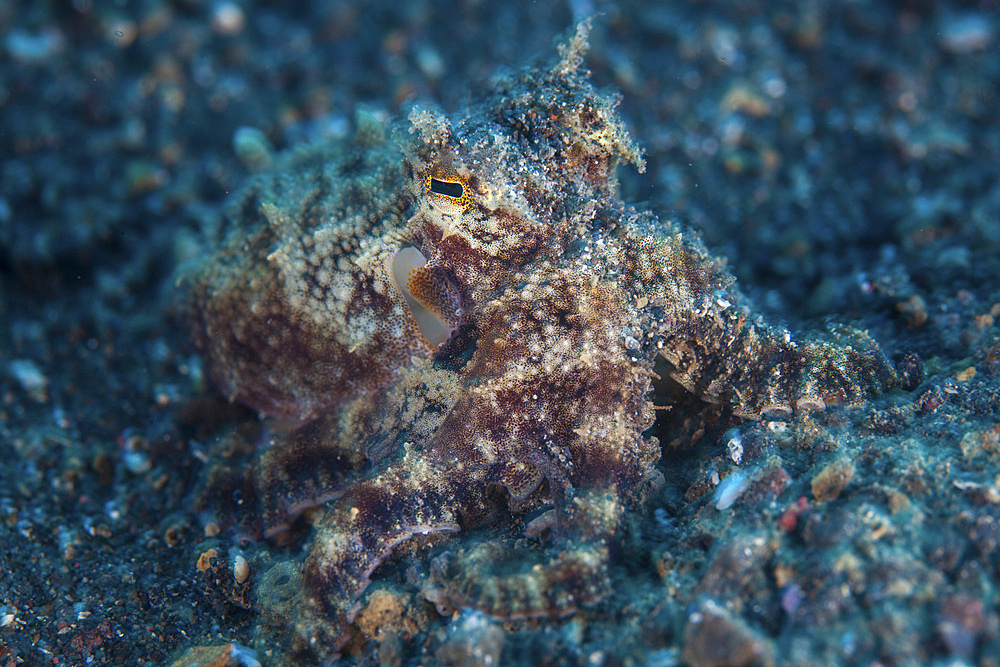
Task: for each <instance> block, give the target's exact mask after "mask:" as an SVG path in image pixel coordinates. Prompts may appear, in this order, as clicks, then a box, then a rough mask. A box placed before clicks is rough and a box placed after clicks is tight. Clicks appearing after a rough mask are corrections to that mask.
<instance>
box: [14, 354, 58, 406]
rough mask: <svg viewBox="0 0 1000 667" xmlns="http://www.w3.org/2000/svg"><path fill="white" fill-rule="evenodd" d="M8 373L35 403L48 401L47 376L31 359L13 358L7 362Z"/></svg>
mask: <svg viewBox="0 0 1000 667" xmlns="http://www.w3.org/2000/svg"><path fill="white" fill-rule="evenodd" d="M7 369H8V371H9V373H10V375H11V376H12V377H13V378H14V379H15V380H17V382H18V384H20V385H21V388H22V389H24V390H25V391H26V392H28V396H30V397H31V400H33V401H35V402H36V403H48V401H49V378H48V377H47V376H46V375H45V373H43V372H42V369H40V368H39V367H38V365H37V364H36V363H35V362H34V361H32V360H31V359H14V360H13V361H11V362H10V363H9V364H7Z"/></svg>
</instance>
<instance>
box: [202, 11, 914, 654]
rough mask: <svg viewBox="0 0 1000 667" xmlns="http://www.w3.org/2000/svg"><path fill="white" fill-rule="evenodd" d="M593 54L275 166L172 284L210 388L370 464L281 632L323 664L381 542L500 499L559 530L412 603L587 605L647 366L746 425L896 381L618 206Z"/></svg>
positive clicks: (452, 565)
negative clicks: (791, 321) (194, 267)
mask: <svg viewBox="0 0 1000 667" xmlns="http://www.w3.org/2000/svg"><path fill="white" fill-rule="evenodd" d="M585 44H586V26H585V25H584V26H581V28H580V29H579V30H578V32H577V35H576V37H575V38H574V39H572V40H571V41H570V42H569V43H568V44H567V45H566V46H565V47H564V48H562V49H561V50H560V55H561V58H560V59H559V60H558V61H557V62H556V63H555V64H554V65H553V66H550V67H549V68H541V69H538V68H535V69H531V70H528V71H526V72H523V73H522V74H520V75H519V76H514V77H512V78H509V79H507V80H505V81H503V82H501V83H500V84H499V85H498V88H497V90H496V92H495V94H494V95H493V96H492V97H489V98H487V99H484V100H483V101H482V102H481V103H480V104H478V105H476V106H474V107H472V108H470V109H466V110H463V111H462V112H460V113H458V114H455V115H453V116H449V117H446V116H443V115H440V114H438V113H435V112H433V111H428V110H415V111H414V112H412V113H411V114H410V125H409V127H406V126H404V127H403V129H402V130H398V131H397V133H396V134H394V135H390V136H389V137H378V136H377V134H378V133H377V132H373V131H371V130H367V131H364V132H361V138H360V139H356V140H355V141H354V142H353V143H352V144H347V145H339V144H338V145H329V144H327V145H319V146H313V147H308V148H305V149H302V150H300V151H297V152H296V153H294V154H293V155H291V156H288V157H286V158H284V160H283V161H281V162H280V163H279V164H278V166H277V167H276V169H275V171H274V172H272V173H271V174H269V175H265V176H263V177H261V178H260V179H258V181H256V182H255V183H254V184H252V185H251V186H250V187H249V189H248V190H247V191H246V192H245V193H244V195H243V196H242V197H241V198H240V199H239V200H238V202H237V204H236V206H235V207H234V208H233V209H232V211H231V213H230V220H229V222H230V225H231V227H230V229H229V231H228V236H227V238H226V240H225V241H224V242H223V243H222V245H221V246H220V249H219V250H218V251H217V252H216V254H215V255H214V256H212V257H211V258H210V259H208V261H207V262H206V264H205V266H204V267H203V268H201V269H200V270H198V271H196V272H194V273H193V274H192V276H191V277H190V278H189V282H190V285H191V294H192V298H191V303H192V312H193V313H194V316H195V320H196V323H197V324H196V340H197V342H198V345H199V347H200V348H201V350H202V352H203V354H204V356H205V358H206V361H207V363H208V366H209V368H210V370H211V373H212V376H213V377H214V378H215V379H216V381H217V382H219V384H220V385H221V386H222V387H223V389H224V391H226V392H227V393H228V394H229V395H230V396H231V397H232V398H233V399H235V400H239V401H242V402H245V403H247V404H249V405H251V406H253V407H254V408H256V409H258V410H259V411H261V412H263V413H265V414H269V415H275V416H280V417H286V418H288V417H292V418H295V419H297V420H300V421H302V422H310V421H311V422H312V423H311V424H309V425H308V426H306V427H304V430H300V431H297V432H293V433H292V434H290V435H289V436H287V437H286V438H285V439H284V440H283V441H282V442H279V443H278V444H277V445H275V447H277V448H279V451H280V448H285V447H287V448H290V447H295V446H306V445H303V444H302V443H300V442H299V440H302V439H305V440H306V441H308V442H307V444H308V443H313V444H314V443H315V442H316V438H317V437H319V438H320V439H321V440H322V439H325V440H326V442H327V443H328V445H327V449H326V451H328V452H331V453H338V452H339V453H341V454H342V455H343V456H344V460H345V461H350V460H352V457H354V458H356V457H357V455H358V454H357V453H358V452H363V453H364V455H365V456H366V457H367V458H368V461H369V464H368V465H369V468H368V472H366V473H363V474H361V475H359V476H355V477H351V478H349V480H348V477H346V476H344V477H338V480H339V481H338V488H337V489H327V492H328V493H327V495H328V497H334V496H340V497H338V498H337V499H336V500H333V501H330V502H329V503H328V504H327V507H326V512H325V513H324V514H323V515H322V518H321V519H320V520H319V521H318V524H317V525H316V530H315V536H314V540H313V545H312V549H311V552H310V554H309V556H308V558H307V559H306V562H305V564H304V568H303V572H302V574H303V576H302V593H301V595H302V603H301V605H298V606H297V608H296V618H295V619H294V625H295V630H296V632H297V633H298V638H299V641H300V642H301V645H302V646H308V647H309V648H310V650H312V651H315V652H316V653H318V654H320V655H332V654H333V653H335V651H336V650H337V649H339V647H340V646H341V644H342V643H343V641H344V640H345V638H346V637H347V634H346V632H347V626H348V624H349V623H350V621H351V620H352V618H353V615H354V614H355V613H356V611H357V609H356V603H357V600H358V598H359V596H360V595H361V594H362V592H363V591H364V590H365V587H366V586H367V585H368V584H369V581H370V578H371V576H372V574H373V572H374V571H375V569H376V568H377V567H378V565H379V564H380V563H382V562H383V560H384V559H385V558H386V557H387V556H389V555H390V554H391V552H392V551H393V549H394V548H395V547H397V546H398V545H399V544H402V543H404V542H406V541H407V540H409V539H411V538H412V537H414V536H416V535H434V534H447V533H455V532H458V531H461V530H465V529H468V528H470V527H474V526H476V525H480V524H482V523H483V522H486V521H489V520H490V519H491V518H492V517H493V516H495V512H496V511H508V512H518V511H524V510H525V509H528V508H533V509H537V508H539V507H542V506H546V505H550V506H552V507H553V508H554V509H553V514H550V515H549V517H548V518H546V517H545V516H543V517H542V518H541V519H536V524H535V525H536V526H537V525H541V524H544V523H548V524H550V525H554V526H556V527H557V531H556V542H555V544H554V545H553V546H552V548H551V550H550V551H549V554H550V555H549V556H548V557H546V558H543V559H542V560H541V561H538V560H537V559H536V560H532V559H530V558H528V559H527V560H526V561H525V563H524V565H523V567H522V568H521V569H519V570H518V569H516V568H515V571H513V572H508V573H507V574H504V575H491V574H489V572H490V571H491V569H490V568H488V567H485V566H484V565H486V564H491V563H495V561H496V559H498V558H502V557H504V556H503V549H501V548H500V547H498V546H496V545H494V546H490V545H488V544H487V545H482V546H480V547H478V548H476V547H474V548H470V549H463V550H461V551H459V552H457V553H454V554H445V555H444V556H442V557H441V558H439V559H438V560H436V561H435V566H434V568H432V569H433V572H432V577H431V582H430V584H429V585H428V588H427V590H426V594H427V596H428V598H429V599H432V600H433V601H435V602H436V603H437V604H438V605H439V606H440V607H442V608H444V609H447V608H449V607H454V606H466V605H471V606H478V607H480V608H482V609H484V610H486V611H487V612H488V613H491V614H493V615H495V616H497V617H501V618H530V617H539V616H560V615H565V614H567V613H572V612H573V611H574V610H575V609H576V608H577V607H578V606H579V605H580V604H586V603H588V602H590V601H593V600H595V599H598V598H600V597H601V595H603V594H604V593H605V592H606V590H607V580H606V574H605V566H606V560H607V557H608V551H609V550H608V545H609V544H610V543H611V541H612V540H613V539H614V535H615V532H616V530H617V527H618V523H619V518H620V516H621V513H622V512H623V511H624V509H625V508H626V507H627V506H628V505H629V504H630V503H633V502H634V501H635V500H636V499H637V497H638V496H639V495H640V494H641V491H642V489H643V487H644V485H646V484H647V483H649V482H650V481H651V480H653V479H655V478H656V476H657V474H658V473H657V469H656V464H657V461H658V459H659V456H660V448H659V443H658V442H657V440H656V439H655V438H652V437H647V436H644V435H643V433H644V431H646V430H647V429H648V428H649V427H650V426H651V425H652V423H653V415H654V411H653V406H652V405H651V403H650V401H649V398H648V394H649V392H650V390H651V382H652V381H653V379H654V378H656V377H657V376H656V374H655V373H654V372H653V365H654V362H655V361H656V359H657V356H658V355H662V356H663V357H664V358H665V359H666V361H667V362H668V363H669V366H670V367H671V376H672V377H673V378H674V379H676V380H677V381H678V382H679V383H680V384H681V385H683V386H684V387H686V388H687V389H688V390H690V391H691V392H693V393H694V394H696V395H697V396H699V397H701V398H702V399H704V400H705V401H708V402H712V403H718V404H725V405H728V406H729V407H730V408H731V409H732V411H733V412H734V413H735V414H738V415H741V416H744V417H747V418H760V417H761V416H762V415H765V414H772V415H789V414H791V413H793V412H794V411H798V410H803V409H819V408H822V407H823V406H825V405H829V404H834V403H839V404H859V403H861V402H863V401H864V400H865V399H866V398H867V397H868V396H869V395H870V394H872V393H874V392H879V391H882V390H884V389H885V388H887V387H888V386H890V385H892V384H893V383H894V382H895V373H894V371H893V369H892V367H891V366H890V365H889V364H888V362H887V361H886V359H885V358H884V356H883V355H882V354H881V352H879V350H878V348H877V346H876V345H875V344H874V343H873V342H872V341H871V340H869V339H868V338H867V337H866V336H865V335H864V334H861V333H857V332H850V331H846V330H845V331H843V332H840V333H839V334H835V335H834V338H838V340H837V341H827V342H823V341H820V340H819V339H816V338H813V339H811V340H809V341H807V342H797V341H795V340H794V339H793V337H792V336H791V335H790V334H789V333H788V332H787V331H785V330H783V329H778V328H773V327H770V326H768V325H766V324H764V323H762V322H761V321H760V320H759V318H756V317H755V316H754V315H753V314H752V313H751V311H750V309H749V307H748V306H747V304H746V302H745V299H744V298H743V297H742V296H741V295H740V294H739V293H738V292H737V291H735V289H734V287H733V285H732V279H731V277H730V276H729V274H728V273H726V271H725V270H724V269H723V265H722V263H721V262H718V261H716V260H715V259H713V258H712V257H710V256H709V255H708V254H707V253H706V251H705V250H704V248H703V247H702V246H701V245H700V244H699V243H698V242H697V241H696V240H692V238H691V237H690V236H688V235H686V234H682V233H681V232H680V230H679V229H678V228H677V227H675V226H674V224H672V223H670V222H665V221H661V220H658V219H657V218H656V217H655V216H653V215H652V214H650V213H645V212H639V211H636V210H634V209H632V208H630V207H628V206H627V205H625V204H623V203H622V202H621V201H620V200H619V198H618V183H617V179H616V176H615V169H616V167H617V166H618V165H619V163H620V162H622V161H625V162H632V163H634V164H636V165H638V166H639V168H640V169H641V168H642V160H641V155H640V152H639V150H638V148H637V147H636V146H635V145H634V144H633V142H632V140H631V139H630V138H629V136H628V134H627V132H626V130H625V128H624V126H623V123H622V121H621V119H620V117H619V116H618V114H617V112H616V111H615V106H616V100H615V99H614V98H612V97H609V96H607V95H603V94H601V93H598V92H597V91H595V89H594V88H593V87H592V86H591V84H590V83H589V81H588V79H587V75H586V72H585V71H581V52H582V49H583V48H584V47H585ZM407 130H408V132H407ZM433 179H437V180H438V181H439V182H438V183H437V184H436V185H434V186H433V187H432V182H433ZM441 183H445V185H441ZM447 183H460V184H461V185H462V188H463V189H462V197H461V198H458V197H451V196H447V195H445V194H441V193H440V192H436V191H435V189H437V190H441V191H447V192H452V193H454V192H456V191H455V190H448V187H449V186H448V185H447ZM406 246H413V247H416V248H419V249H420V250H421V251H422V253H423V255H424V256H425V257H426V258H427V260H428V264H427V266H428V270H433V271H434V272H437V274H435V275H439V276H440V280H442V281H444V282H442V283H441V284H442V285H446V286H449V288H450V286H452V285H453V286H455V287H456V288H457V290H458V291H459V292H460V294H461V302H462V308H461V310H462V321H463V322H464V324H463V325H462V327H460V328H459V330H458V332H457V333H456V334H455V335H454V337H453V338H452V340H450V341H448V342H447V343H445V344H444V345H442V346H441V347H440V348H439V349H434V348H433V347H432V346H429V345H428V344H427V343H426V341H424V340H422V337H421V333H420V330H419V328H418V327H417V326H416V324H415V322H414V320H413V317H412V316H411V315H410V314H409V312H408V309H407V306H406V304H405V302H404V300H403V299H402V298H401V294H400V292H399V290H398V288H397V287H396V286H395V284H394V283H393V282H392V280H391V278H387V273H386V266H388V264H389V262H391V258H392V257H393V254H394V253H395V251H396V250H398V249H399V248H402V247H406ZM424 291H425V292H426V293H427V294H432V295H433V294H436V293H438V292H442V290H438V289H434V286H433V285H431V286H430V287H429V288H428V289H426V290H424ZM444 291H447V290H444ZM431 298H433V297H431ZM317 424H319V425H320V426H319V427H317ZM317 429H320V430H323V431H324V433H325V435H320V436H317ZM275 456H278V457H280V455H275ZM346 468H351V466H346ZM355 468H357V466H354V467H353V468H351V469H355ZM272 474H274V473H272ZM277 476H278V477H280V474H278V475H277ZM292 477H294V475H292V476H289V479H291V478H292ZM345 480H348V481H345ZM279 486H280V484H279ZM497 489H500V490H502V491H503V493H505V494H506V496H507V500H506V503H505V504H503V505H502V506H498V505H497V502H496V495H497V494H496V490H497ZM340 494H343V495H342V496H341V495H340ZM293 495H294V494H293ZM306 495H309V496H310V497H312V496H317V497H316V498H315V501H316V502H321V501H324V500H327V497H318V496H322V495H323V494H322V490H313V491H310V492H309V494H306ZM300 504H301V503H300ZM306 504H307V503H306ZM498 507H499V509H498ZM553 517H554V520H549V519H552V518H553ZM278 524H280V521H278ZM519 558H522V559H524V558H525V557H524V555H523V554H522V555H521V556H519ZM535 562H540V563H541V564H542V565H543V567H541V568H532V567H531V565H532V564H533V563H535ZM266 597H267V591H262V598H266ZM265 604H266V602H265Z"/></svg>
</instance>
